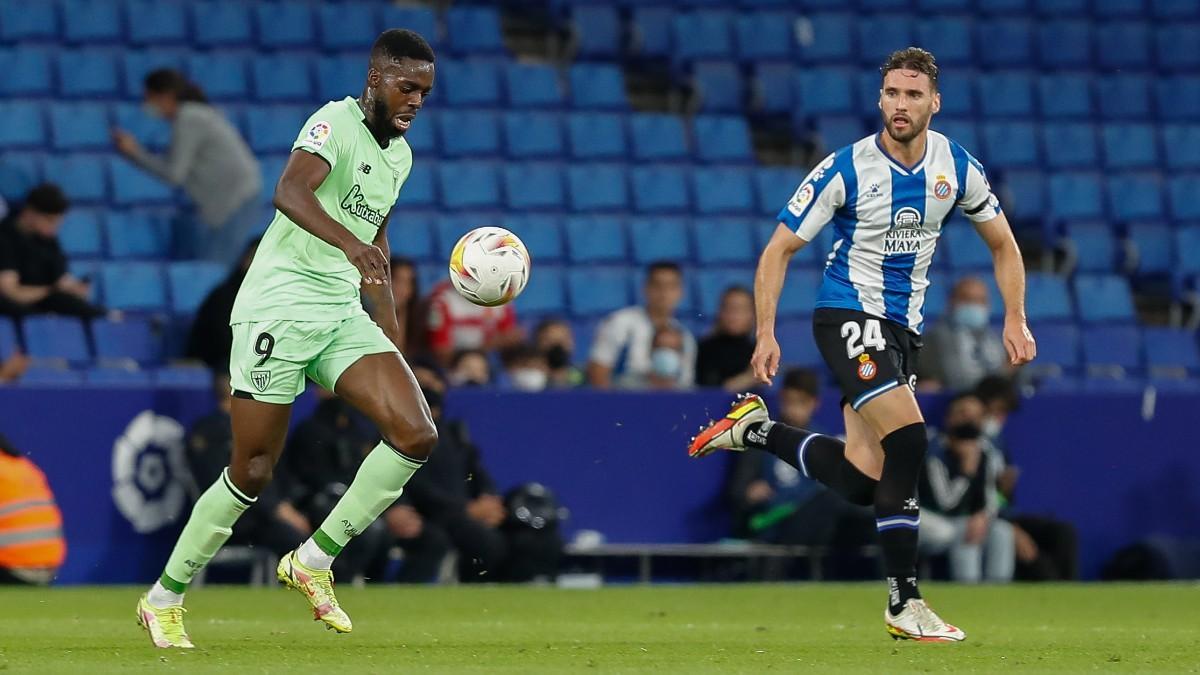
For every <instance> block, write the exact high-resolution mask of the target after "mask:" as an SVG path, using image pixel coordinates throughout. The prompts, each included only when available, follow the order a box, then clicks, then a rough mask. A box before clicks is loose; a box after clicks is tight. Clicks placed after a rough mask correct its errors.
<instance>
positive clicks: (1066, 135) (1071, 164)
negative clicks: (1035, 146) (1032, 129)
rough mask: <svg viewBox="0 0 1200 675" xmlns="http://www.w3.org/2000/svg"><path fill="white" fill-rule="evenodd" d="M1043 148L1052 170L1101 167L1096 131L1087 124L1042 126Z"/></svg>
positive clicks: (1047, 164)
mask: <svg viewBox="0 0 1200 675" xmlns="http://www.w3.org/2000/svg"><path fill="white" fill-rule="evenodd" d="M1041 128H1042V147H1043V148H1044V149H1045V156H1046V166H1048V167H1050V168H1051V169H1089V168H1093V167H1096V166H1098V165H1099V163H1100V150H1099V148H1098V147H1097V144H1096V129H1095V127H1093V126H1092V125H1091V124H1089V123H1087V122H1069V123H1064V122H1058V123H1054V122H1051V123H1047V124H1043V125H1042V127H1041Z"/></svg>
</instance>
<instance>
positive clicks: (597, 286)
mask: <svg viewBox="0 0 1200 675" xmlns="http://www.w3.org/2000/svg"><path fill="white" fill-rule="evenodd" d="M567 297H568V299H569V301H570V305H571V313H572V314H574V315H575V316H597V315H601V314H608V313H610V312H614V311H616V310H618V309H621V308H623V307H627V306H628V305H629V304H630V301H631V296H630V293H629V272H628V271H627V270H626V269H625V268H623V267H617V268H605V267H597V268H590V269H581V268H574V269H569V270H567Z"/></svg>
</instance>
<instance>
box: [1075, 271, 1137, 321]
mask: <svg viewBox="0 0 1200 675" xmlns="http://www.w3.org/2000/svg"><path fill="white" fill-rule="evenodd" d="M1075 299H1076V301H1077V302H1078V304H1079V318H1080V319H1081V320H1083V321H1084V322H1085V323H1103V322H1116V321H1128V322H1132V321H1134V319H1135V318H1136V316H1135V314H1134V311H1133V294H1132V293H1131V292H1130V290H1129V282H1128V281H1127V280H1126V279H1124V278H1123V277H1118V276H1115V275H1080V276H1078V277H1076V278H1075ZM1089 334H1090V332H1089Z"/></svg>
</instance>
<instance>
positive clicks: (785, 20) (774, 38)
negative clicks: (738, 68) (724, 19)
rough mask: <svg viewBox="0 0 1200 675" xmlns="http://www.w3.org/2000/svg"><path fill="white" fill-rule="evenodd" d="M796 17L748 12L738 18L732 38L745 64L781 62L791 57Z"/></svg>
mask: <svg viewBox="0 0 1200 675" xmlns="http://www.w3.org/2000/svg"><path fill="white" fill-rule="evenodd" d="M795 21H796V17H794V16H793V15H791V14H789V13H787V12H776V11H760V12H747V13H744V14H741V15H739V16H738V17H737V20H736V22H735V23H734V37H735V38H736V42H737V53H738V56H739V57H740V58H741V59H742V61H744V62H755V61H767V60H772V59H774V60H780V61H786V60H788V59H791V58H792V56H793V45H795V42H796V38H795V26H794V24H795Z"/></svg>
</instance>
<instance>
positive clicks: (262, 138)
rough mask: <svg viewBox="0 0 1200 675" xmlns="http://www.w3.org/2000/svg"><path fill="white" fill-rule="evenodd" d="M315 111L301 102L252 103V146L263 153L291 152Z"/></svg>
mask: <svg viewBox="0 0 1200 675" xmlns="http://www.w3.org/2000/svg"><path fill="white" fill-rule="evenodd" d="M311 112H312V111H311V110H310V109H309V108H308V107H306V106H298V105H270V106H265V105H263V106H258V105H256V106H250V107H249V108H247V109H246V132H247V133H246V136H247V139H246V140H247V141H249V143H250V149H252V150H254V152H256V153H260V154H274V153H286V152H290V151H291V149H292V144H293V143H295V142H296V137H297V136H298V135H299V134H300V128H301V127H302V126H303V125H304V122H305V120H307V119H308V116H309V113H311Z"/></svg>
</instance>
